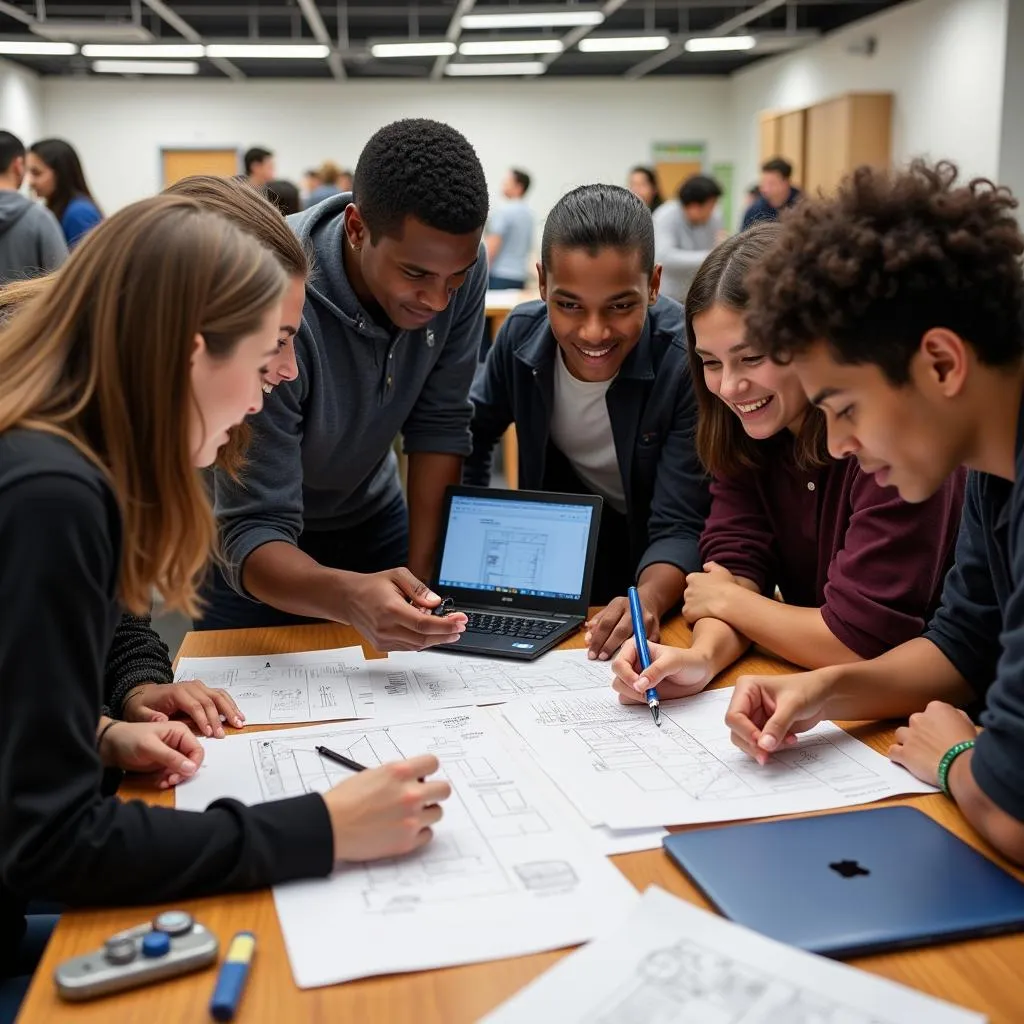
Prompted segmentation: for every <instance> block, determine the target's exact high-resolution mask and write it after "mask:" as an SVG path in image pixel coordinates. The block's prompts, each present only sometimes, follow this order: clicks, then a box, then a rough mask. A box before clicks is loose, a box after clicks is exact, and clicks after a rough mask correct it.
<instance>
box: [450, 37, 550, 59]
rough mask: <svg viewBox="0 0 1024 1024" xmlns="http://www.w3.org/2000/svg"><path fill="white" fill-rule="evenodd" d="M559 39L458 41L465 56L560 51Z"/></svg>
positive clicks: (460, 50) (460, 51)
mask: <svg viewBox="0 0 1024 1024" xmlns="http://www.w3.org/2000/svg"><path fill="white" fill-rule="evenodd" d="M563 49H564V47H563V46H562V40H561V39H480V40H476V41H473V40H470V41H469V42H465V43H459V53H461V54H463V55H464V56H466V57H496V56H500V55H502V54H510V53H561V52H562V50H563Z"/></svg>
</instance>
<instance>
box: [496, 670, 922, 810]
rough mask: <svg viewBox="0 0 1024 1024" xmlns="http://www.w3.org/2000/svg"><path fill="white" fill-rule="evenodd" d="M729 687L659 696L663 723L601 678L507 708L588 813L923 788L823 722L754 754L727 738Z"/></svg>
mask: <svg viewBox="0 0 1024 1024" xmlns="http://www.w3.org/2000/svg"><path fill="white" fill-rule="evenodd" d="M730 695H731V691H730V690H709V691H706V692H704V693H701V694H697V695H695V696H693V697H687V698H685V699H684V700H680V701H673V702H671V703H668V704H663V705H662V708H661V717H662V724H661V727H660V728H659V727H658V726H656V725H655V724H654V722H653V721H652V720H651V716H650V713H649V711H648V709H647V708H646V707H644V706H642V705H637V706H634V707H625V706H623V705H621V704H619V703H618V701H617V700H616V698H615V695H614V694H613V693H611V692H610V691H608V690H593V691H589V692H578V693H574V694H570V695H565V696H560V695H553V696H541V697H533V698H523V699H520V700H517V701H513V702H511V703H508V704H505V705H504V707H503V708H502V715H503V716H504V718H505V720H506V721H507V722H508V723H509V724H510V725H511V726H512V727H513V728H514V729H515V730H516V731H517V732H518V733H519V735H520V736H521V737H522V738H523V740H524V742H525V743H526V744H527V745H528V746H529V747H530V748H531V749H532V750H533V751H534V752H535V754H536V756H537V759H538V761H539V763H541V764H545V765H547V764H556V765H558V774H559V785H560V787H561V788H562V789H563V790H564V791H565V792H566V793H567V795H568V796H569V797H570V799H572V801H573V802H574V803H575V804H576V805H577V806H578V807H580V808H581V809H584V810H585V812H586V813H587V815H588V818H589V819H590V820H592V821H601V822H604V823H605V824H606V825H609V826H611V827H612V828H643V827H647V826H655V825H683V824H692V823H697V822H710V821H730V820H737V819H740V818H756V817H766V816H768V815H773V814H793V813H798V812H801V811H810V810H824V809H826V808H831V807H844V806H850V805H853V804H860V803H870V802H871V801H873V800H880V799H883V798H885V797H889V796H895V795H897V794H900V793H930V792H934V790H933V788H932V787H930V786H928V785H926V784H925V783H922V782H919V781H918V780H917V779H915V778H914V777H913V776H912V775H910V773H909V772H906V771H904V770H903V769H902V768H899V767H898V766H896V765H894V764H892V763H891V762H890V761H889V760H888V758H885V757H883V756H882V755H881V754H877V753H875V751H873V750H872V749H871V748H870V747H868V746H866V745H865V744H863V743H861V742H860V741H859V740H856V739H854V738H853V737H852V736H850V735H848V734H847V733H845V732H843V730H842V729H840V728H838V727H837V726H835V725H833V724H832V723H831V722H822V723H821V724H820V725H818V726H816V727H815V728H814V729H811V730H810V731H808V732H807V733H805V734H804V735H803V736H802V737H801V738H800V742H799V743H798V744H797V745H796V746H795V747H792V748H788V749H786V750H784V751H782V752H781V753H779V754H776V755H775V756H773V757H772V759H771V760H770V761H769V762H768V764H767V765H764V766H762V765H759V764H757V763H756V762H755V761H753V760H752V759H751V758H750V757H748V756H747V755H746V754H744V753H743V752H742V751H740V750H738V749H737V748H736V747H735V746H733V744H732V743H731V741H730V738H729V731H728V728H727V727H726V725H725V721H724V718H725V711H726V708H727V707H728V704H729V698H730Z"/></svg>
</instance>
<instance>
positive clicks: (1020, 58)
mask: <svg viewBox="0 0 1024 1024" xmlns="http://www.w3.org/2000/svg"><path fill="white" fill-rule="evenodd" d="M1022 118H1024V2H1022V0H1011V2H1010V5H1009V10H1008V11H1007V23H1006V77H1005V79H1004V87H1003V119H1002V137H1001V139H1000V148H999V183H1000V184H1001V185H1008V186H1009V187H1010V188H1011V189H1013V191H1014V193H1015V194H1016V195H1017V196H1018V198H1020V199H1021V200H1022V201H1024V131H1021V120H1022ZM1017 215H1018V217H1021V218H1022V219H1024V209H1020V208H1019V209H1018V211H1017Z"/></svg>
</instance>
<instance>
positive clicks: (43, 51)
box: [0, 39, 78, 57]
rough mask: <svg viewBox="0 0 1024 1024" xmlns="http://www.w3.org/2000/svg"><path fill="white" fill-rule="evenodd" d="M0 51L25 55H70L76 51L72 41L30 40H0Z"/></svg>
mask: <svg viewBox="0 0 1024 1024" xmlns="http://www.w3.org/2000/svg"><path fill="white" fill-rule="evenodd" d="M0 53H6V54H10V55H12V56H25V57H70V56H71V55H72V54H75V53H78V47H77V46H75V44H74V43H36V42H32V41H30V40H21V39H5V40H0Z"/></svg>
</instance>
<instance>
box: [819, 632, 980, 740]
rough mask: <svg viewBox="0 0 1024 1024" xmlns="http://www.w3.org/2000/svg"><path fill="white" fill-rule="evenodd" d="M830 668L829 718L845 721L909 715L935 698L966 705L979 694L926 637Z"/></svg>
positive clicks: (827, 699)
mask: <svg viewBox="0 0 1024 1024" xmlns="http://www.w3.org/2000/svg"><path fill="white" fill-rule="evenodd" d="M827 671H828V672H829V675H830V676H831V679H830V684H829V695H828V697H827V698H826V702H825V706H826V711H827V715H826V717H828V718H838V719H840V720H844V721H861V720H866V719H878V718H907V717H908V716H909V715H912V714H914V712H915V711H923V710H924V709H925V708H926V707H927V706H928V703H929V702H930V701H933V700H939V701H943V702H945V703H946V704H953V705H955V706H957V707H962V706H963V705H965V704H968V703H970V702H971V701H972V700H973V699H974V698H975V693H974V691H973V690H972V689H971V687H970V686H969V685H968V683H967V680H966V679H964V677H963V676H962V675H960V673H959V672H958V671H957V670H956V668H955V667H954V666H953V663H952V662H951V661H950V660H949V659H948V658H947V657H946V656H945V655H944V654H943V653H942V651H940V650H939V649H938V647H936V646H935V644H933V643H932V642H931V641H930V640H926V639H925V638H924V637H917V638H916V639H914V640H909V641H907V643H905V644H900V646H899V647H894V648H893V649H892V650H891V651H887V652H886V653H885V654H882V655H880V656H879V657H877V658H871V659H870V660H868V661H858V662H853V663H850V664H848V665H838V666H836V667H835V668H831V669H828V670H827Z"/></svg>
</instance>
